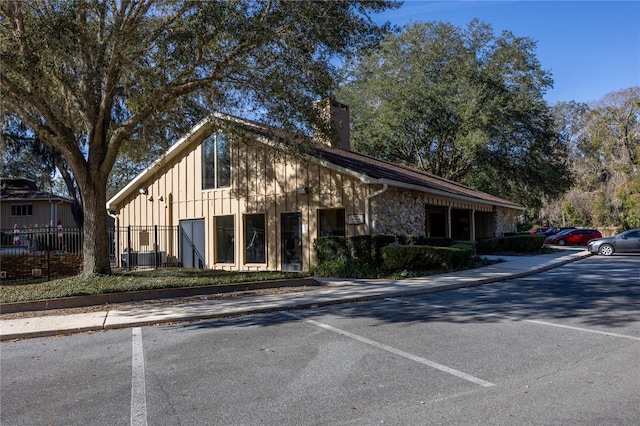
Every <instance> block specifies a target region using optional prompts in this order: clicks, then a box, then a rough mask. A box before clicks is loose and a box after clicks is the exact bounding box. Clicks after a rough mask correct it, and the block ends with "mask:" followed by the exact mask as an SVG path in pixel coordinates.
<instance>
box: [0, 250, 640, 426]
mask: <svg viewBox="0 0 640 426" xmlns="http://www.w3.org/2000/svg"><path fill="white" fill-rule="evenodd" d="M639 265H640V257H638V256H615V257H614V258H604V257H591V258H588V259H585V260H582V261H579V262H575V263H572V264H569V265H566V266H563V267H560V268H556V269H553V270H551V271H548V272H545V273H540V274H536V275H533V276H530V277H527V278H523V279H519V280H513V281H508V282H503V283H498V284H492V285H486V286H482V287H475V288H470V289H464V290H457V291H450V292H445V293H436V294H430V295H422V296H416V297H408V298H399V299H396V298H392V299H386V300H383V301H375V302H367V303H357V304H348V305H339V306H334V307H330V308H322V309H316V310H299V311H286V312H285V311H283V312H276V313H272V314H264V315H251V316H245V317H239V318H232V319H226V320H216V321H202V322H194V323H187V324H176V325H164V326H157V327H143V328H133V329H125V330H117V331H108V332H99V333H91V334H80V335H75V336H68V337H53V338H41V339H32V340H28V341H21V342H9V343H3V344H2V345H1V346H0V348H1V350H2V383H1V386H2V387H1V391H2V398H1V400H2V407H1V409H2V413H1V417H0V420H1V421H0V423H2V424H3V425H18V424H20V425H23V424H67V425H70V424H78V425H80V424H105V425H112V424H126V423H130V424H152V425H156V424H157V425H160V424H162V425H178V424H183V425H186V424H189V425H192V424H207V425H210V424H211V425H214V424H215V425H240V424H242V425H245V424H246V425H255V424H270V425H276V424H277V425H294V424H295V425H301V424H309V425H317V424H322V425H324V424H327V425H328V424H332V425H333V424H353V425H356V424H357V425H374V424H376V425H379V424H403V425H409V424H411V425H414V424H452V425H466V424H491V425H513V424H540V425H553V424H558V425H560V424H562V425H589V424H592V425H602V424H618V425H637V424H639V423H640V368H638V365H637V364H638V362H637V361H638V354H639V353H640V306H639V302H638V300H640V297H639V296H640V283H638V274H637V271H638V266H639Z"/></svg>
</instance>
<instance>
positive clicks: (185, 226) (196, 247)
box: [180, 219, 205, 269]
mask: <svg viewBox="0 0 640 426" xmlns="http://www.w3.org/2000/svg"><path fill="white" fill-rule="evenodd" d="M204 248H205V235H204V219H194V220H181V221H180V260H181V262H182V266H184V267H185V268H200V269H202V268H204V265H205V261H204V259H205V257H204Z"/></svg>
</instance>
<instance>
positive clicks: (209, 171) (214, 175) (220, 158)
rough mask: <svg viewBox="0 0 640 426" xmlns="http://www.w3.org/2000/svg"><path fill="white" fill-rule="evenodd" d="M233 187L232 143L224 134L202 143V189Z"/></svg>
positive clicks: (213, 135)
mask: <svg viewBox="0 0 640 426" xmlns="http://www.w3.org/2000/svg"><path fill="white" fill-rule="evenodd" d="M229 186H231V143H230V141H229V136H228V135H226V134H224V133H213V134H212V135H211V136H209V137H208V138H206V139H205V140H203V141H202V189H214V188H227V187H229Z"/></svg>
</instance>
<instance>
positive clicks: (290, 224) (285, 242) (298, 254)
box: [280, 213, 302, 271]
mask: <svg viewBox="0 0 640 426" xmlns="http://www.w3.org/2000/svg"><path fill="white" fill-rule="evenodd" d="M280 250H281V253H282V270H283V271H301V270H302V213H282V215H281V217H280Z"/></svg>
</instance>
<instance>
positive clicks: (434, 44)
mask: <svg viewBox="0 0 640 426" xmlns="http://www.w3.org/2000/svg"><path fill="white" fill-rule="evenodd" d="M534 51H535V42H534V41H533V40H531V39H528V38H519V37H515V36H514V35H513V34H511V33H509V32H505V33H503V34H502V35H501V36H499V37H497V36H495V35H494V34H493V30H492V29H491V27H490V26H489V25H487V24H485V23H482V22H479V21H477V20H475V21H472V22H471V23H470V24H469V26H468V27H467V28H466V29H463V28H458V27H455V26H453V25H452V24H448V23H440V22H431V23H415V24H412V25H409V26H407V27H405V28H404V29H403V31H402V32H401V33H400V34H390V35H388V36H387V37H386V38H385V40H384V42H383V43H382V44H381V46H380V48H379V49H378V50H377V51H374V52H370V53H369V54H368V55H366V56H360V57H358V58H356V59H354V60H352V61H351V62H350V63H349V64H348V66H347V67H346V68H345V69H344V70H343V81H344V83H343V85H342V87H341V90H340V92H339V94H338V97H339V98H340V99H341V100H343V101H344V102H346V103H348V104H350V105H351V111H352V120H351V122H352V124H353V131H352V139H353V142H354V146H355V147H356V148H357V149H358V150H361V151H363V152H365V153H368V154H370V155H374V156H377V157H381V158H384V159H387V160H390V161H396V162H401V163H404V164H407V165H411V166H414V167H418V168H420V169H423V170H425V171H427V172H430V173H433V174H436V175H439V176H442V177H445V178H448V179H452V180H456V181H459V182H462V183H466V184H468V185H471V186H474V187H476V188H478V189H481V190H484V191H487V192H489V193H492V194H495V195H498V196H502V197H505V198H510V199H513V200H514V201H519V202H523V203H527V204H529V203H532V204H534V205H539V204H540V202H541V201H540V200H541V199H542V197H543V196H549V195H550V196H552V197H555V196H557V195H558V194H561V193H562V192H563V191H564V190H565V189H566V188H567V184H568V183H570V180H571V179H570V174H569V173H568V171H567V167H566V165H565V163H564V153H565V152H566V151H565V148H564V146H563V144H562V143H561V141H559V140H558V138H557V137H556V135H555V133H554V128H553V120H552V116H551V114H550V110H549V108H548V106H547V104H546V103H545V102H544V100H543V99H542V96H543V94H544V92H545V91H546V90H547V89H548V88H549V87H551V84H552V80H551V77H550V74H549V73H548V72H547V71H545V70H543V69H542V68H541V66H540V63H539V62H538V60H537V59H536V57H535V54H534Z"/></svg>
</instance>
